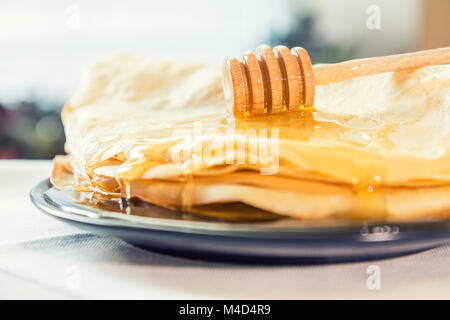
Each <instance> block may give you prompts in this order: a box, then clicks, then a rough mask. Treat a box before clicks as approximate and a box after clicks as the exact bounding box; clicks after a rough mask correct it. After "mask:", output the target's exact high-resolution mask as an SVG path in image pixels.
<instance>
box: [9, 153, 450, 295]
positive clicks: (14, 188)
mask: <svg viewBox="0 0 450 320" xmlns="http://www.w3.org/2000/svg"><path fill="white" fill-rule="evenodd" d="M50 170H51V162H50V161H32V160H0V199H1V200H0V298H26V299H28V298H31V299H34V298H40V299H52V298H56V299H91V298H94V299H393V298H399V299H403V298H412V299H415V298H433V299H436V298H438V299H441V298H445V299H449V298H450V246H448V245H447V246H442V247H439V248H435V249H431V250H428V251H425V252H421V253H417V254H413V255H409V256H403V257H398V258H394V259H387V260H379V261H370V262H358V263H342V264H327V265H306V266H299V265H293V266H262V265H257V266H255V265H237V264H225V263H213V262H205V261H197V260H190V259H183V258H178V257H173V256H169V255H164V254H159V253H154V252H151V251H146V250H143V249H139V248H136V247H133V246H131V245H129V244H127V243H125V242H124V241H121V240H118V239H114V238H111V237H105V236H99V235H96V234H91V233H87V232H85V231H81V230H79V229H76V228H74V227H71V226H69V225H66V224H65V223H63V222H61V221H58V220H56V219H53V218H51V217H50V216H47V215H45V214H43V213H41V212H40V211H39V210H38V209H37V208H35V207H34V206H33V204H32V203H31V201H30V200H29V195H28V193H29V190H30V189H31V188H32V187H33V186H34V185H35V184H37V183H38V182H39V181H41V180H43V179H45V178H47V177H48V175H49V174H50ZM372 270H375V273H372V272H373V271H372ZM374 277H376V278H374Z"/></svg>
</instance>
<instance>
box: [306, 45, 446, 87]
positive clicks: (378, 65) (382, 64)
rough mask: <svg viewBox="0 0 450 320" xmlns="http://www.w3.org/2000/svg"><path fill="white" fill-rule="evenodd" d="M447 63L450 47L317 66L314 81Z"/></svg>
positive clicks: (335, 79) (333, 80)
mask: <svg viewBox="0 0 450 320" xmlns="http://www.w3.org/2000/svg"><path fill="white" fill-rule="evenodd" d="M446 63H450V47H447V48H439V49H433V50H425V51H417V52H410V53H405V54H397V55H391V56H384V57H374V58H365V59H355V60H349V61H345V62H340V63H334V64H328V65H318V66H315V67H314V68H313V70H314V83H315V84H316V85H324V84H329V83H333V82H339V81H343V80H347V79H351V78H356V77H362V76H367V75H371V74H377V73H382V72H391V71H401V70H407V69H414V68H420V67H425V66H430V65H435V64H446Z"/></svg>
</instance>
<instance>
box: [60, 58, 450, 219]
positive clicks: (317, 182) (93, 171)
mask: <svg viewBox="0 0 450 320" xmlns="http://www.w3.org/2000/svg"><path fill="white" fill-rule="evenodd" d="M221 83H222V80H221V67H220V66H216V65H206V64H202V63H192V62H183V61H179V60H152V59H139V58H133V57H130V56H127V55H120V56H115V57H112V58H109V59H106V60H104V61H101V62H99V63H97V64H95V65H93V66H92V67H91V68H90V69H89V70H88V72H87V73H86V75H85V77H84V79H83V82H82V85H81V87H80V88H79V90H78V92H77V93H76V94H75V95H74V97H73V98H72V99H71V100H70V101H69V102H68V103H67V104H66V106H65V107H64V110H63V113H62V118H63V122H64V127H65V132H66V137H67V143H66V151H67V153H68V154H69V155H68V156H59V157H57V158H55V166H54V170H53V176H52V180H53V183H54V184H55V185H56V186H59V187H61V188H72V189H75V190H78V191H83V192H92V193H95V194H96V195H97V196H100V197H104V198H109V199H110V198H125V199H140V200H142V201H145V202H149V203H152V204H156V205H160V206H163V207H167V208H170V209H174V210H180V209H181V210H186V211H191V212H196V213H203V214H208V213H211V214H214V213H217V212H218V211H223V212H225V211H227V210H228V211H229V210H230V208H233V210H243V211H245V212H247V213H249V214H255V215H258V214H259V213H272V214H277V215H282V216H290V217H295V218H301V219H317V218H325V217H331V216H333V217H334V216H339V217H343V216H345V217H358V218H359V217H362V218H388V219H391V218H392V219H417V218H424V217H447V216H449V215H450V66H448V65H441V66H432V67H427V68H421V69H417V70H411V71H404V72H397V73H384V74H379V75H373V76H366V77H362V78H356V79H351V80H347V81H343V82H340V83H336V84H331V85H326V86H318V87H317V88H316V91H317V92H316V99H315V106H314V109H309V108H306V109H303V110H302V111H300V112H290V113H282V114H279V115H261V116H256V117H248V118H240V119H235V118H232V117H230V116H229V115H228V114H227V113H226V111H225V110H226V103H225V99H224V96H223V93H222V86H221ZM236 208H239V209H236Z"/></svg>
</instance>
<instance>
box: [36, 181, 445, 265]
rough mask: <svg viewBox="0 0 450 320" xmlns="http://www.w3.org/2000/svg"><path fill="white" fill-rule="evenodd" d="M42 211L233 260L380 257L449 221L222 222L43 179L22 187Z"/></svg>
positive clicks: (427, 241) (430, 235)
mask: <svg viewBox="0 0 450 320" xmlns="http://www.w3.org/2000/svg"><path fill="white" fill-rule="evenodd" d="M30 197H31V200H32V201H33V203H34V204H35V205H36V206H37V207H38V208H39V209H41V210H42V211H43V212H45V213H47V214H49V215H51V216H53V217H55V218H57V219H60V220H62V221H64V222H67V223H70V224H72V225H75V226H77V227H79V228H82V229H85V230H88V231H90V232H93V233H99V234H103V235H110V236H113V237H116V238H120V239H123V240H125V241H126V242H128V243H130V244H133V245H135V246H138V247H142V248H146V249H150V250H154V251H158V252H163V253H168V254H174V255H178V256H184V257H190V258H199V259H205V260H214V261H227V262H239V263H242V262H244V263H264V264H266V263H269V264H271V263H274V264H291V263H302V264H308V263H328V262H343V261H360V260H371V259H380V258H388V257H393V256H399V255H404V254H409V253H413V252H418V251H421V250H425V249H429V248H433V247H436V246H439V245H442V244H445V243H449V242H450V219H446V220H426V221H415V222H409V223H406V222H398V223H396V222H393V221H362V220H343V219H331V220H321V221H301V220H296V219H288V218H280V219H275V220H273V219H271V220H267V221H240V222H236V221H228V220H226V219H223V218H205V217H201V216H196V215H194V214H190V213H185V212H181V211H178V212H175V211H171V210H168V209H165V208H162V207H158V206H154V205H148V204H147V205H145V206H144V207H143V206H142V205H139V204H135V205H134V207H133V210H130V209H129V208H124V207H121V208H114V207H113V206H110V205H108V204H102V205H96V206H94V205H92V204H91V203H90V202H89V201H86V197H87V195H86V194H84V193H79V192H73V191H69V190H59V189H56V188H54V187H53V186H52V185H51V183H50V182H49V180H44V181H42V182H41V183H39V184H38V185H36V186H35V187H34V188H33V189H32V190H31V193H30Z"/></svg>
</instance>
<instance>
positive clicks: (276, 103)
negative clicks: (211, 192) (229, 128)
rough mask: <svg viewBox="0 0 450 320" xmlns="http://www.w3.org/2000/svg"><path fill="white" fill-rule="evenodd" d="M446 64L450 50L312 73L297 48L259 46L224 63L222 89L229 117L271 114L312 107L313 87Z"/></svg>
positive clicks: (366, 61)
mask: <svg viewBox="0 0 450 320" xmlns="http://www.w3.org/2000/svg"><path fill="white" fill-rule="evenodd" d="M447 63H450V47H447V48H440V49H434V50H426V51H419V52H412V53H406V54H399V55H392V56H385V57H375V58H367V59H357V60H349V61H345V62H341V63H336V64H326V65H318V66H314V67H313V66H312V64H311V60H310V58H309V54H308V52H307V51H306V50H305V49H303V48H300V47H295V48H292V50H289V49H288V48H286V47H284V46H277V47H275V48H273V49H272V48H271V47H269V46H265V45H263V46H259V47H258V48H257V49H256V52H255V53H253V52H252V51H248V52H246V53H245V54H243V55H242V57H241V59H240V60H238V59H236V58H228V59H227V60H226V61H225V63H224V67H223V88H224V95H225V99H226V100H227V101H228V105H229V106H230V110H229V111H230V112H231V113H233V114H234V115H237V116H242V115H249V114H252V115H258V114H264V113H272V114H276V113H280V112H284V111H295V110H298V109H299V108H300V106H306V107H312V106H313V104H314V96H315V85H324V84H329V83H333V82H338V81H343V80H347V79H351V78H355V77H361V76H366V75H371V74H377V73H382V72H390V71H400V70H406V69H413V68H419V67H424V66H429V65H435V64H447Z"/></svg>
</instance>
